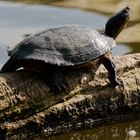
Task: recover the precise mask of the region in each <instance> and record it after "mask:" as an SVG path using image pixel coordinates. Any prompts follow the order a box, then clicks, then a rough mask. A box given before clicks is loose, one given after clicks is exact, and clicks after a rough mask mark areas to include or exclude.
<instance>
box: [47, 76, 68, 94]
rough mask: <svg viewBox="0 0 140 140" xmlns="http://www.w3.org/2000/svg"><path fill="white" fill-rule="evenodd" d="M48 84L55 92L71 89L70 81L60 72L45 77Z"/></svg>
mask: <svg viewBox="0 0 140 140" xmlns="http://www.w3.org/2000/svg"><path fill="white" fill-rule="evenodd" d="M45 82H46V84H47V85H48V86H49V87H50V91H51V92H53V93H54V94H59V93H61V92H67V91H69V86H68V82H67V80H66V79H64V78H62V76H60V75H59V74H58V75H57V74H52V75H49V76H47V77H46V78H45Z"/></svg>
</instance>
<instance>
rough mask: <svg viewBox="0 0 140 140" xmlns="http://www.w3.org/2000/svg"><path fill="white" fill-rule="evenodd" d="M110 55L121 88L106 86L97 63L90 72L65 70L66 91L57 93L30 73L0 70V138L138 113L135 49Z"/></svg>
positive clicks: (139, 57)
mask: <svg viewBox="0 0 140 140" xmlns="http://www.w3.org/2000/svg"><path fill="white" fill-rule="evenodd" d="M113 59H114V62H115V64H116V66H117V75H118V78H119V79H121V81H122V82H123V84H124V89H122V88H119V87H116V88H114V87H112V86H111V85H110V84H109V80H108V72H107V70H106V69H105V68H104V67H103V66H102V65H101V66H100V67H99V69H98V70H97V71H96V73H95V75H94V76H93V73H90V72H88V71H87V73H85V74H84V75H82V74H80V73H78V72H73V71H71V72H69V73H67V74H66V75H65V76H66V77H67V81H68V82H69V85H70V86H71V91H70V92H69V93H61V94H58V95H54V94H53V93H51V91H50V89H49V87H48V86H47V85H46V84H45V83H44V82H43V80H42V79H41V77H40V76H39V75H37V74H36V73H32V72H27V71H23V70H21V71H17V72H13V73H3V74H0V122H1V124H0V134H1V137H2V138H3V137H5V136H11V135H15V134H18V135H20V134H22V133H26V134H27V133H31V132H35V133H37V132H40V131H43V132H44V133H45V134H46V135H52V134H55V133H60V132H63V131H69V130H74V129H76V128H77V129H80V128H82V127H89V126H90V127H93V126H95V125H97V124H100V123H102V122H106V121H109V122H110V121H115V120H121V119H124V118H125V117H126V116H127V117H129V118H135V117H138V116H140V53H138V54H131V55H124V56H115V57H114V58H113ZM93 77H94V79H93ZM64 128H65V129H64Z"/></svg>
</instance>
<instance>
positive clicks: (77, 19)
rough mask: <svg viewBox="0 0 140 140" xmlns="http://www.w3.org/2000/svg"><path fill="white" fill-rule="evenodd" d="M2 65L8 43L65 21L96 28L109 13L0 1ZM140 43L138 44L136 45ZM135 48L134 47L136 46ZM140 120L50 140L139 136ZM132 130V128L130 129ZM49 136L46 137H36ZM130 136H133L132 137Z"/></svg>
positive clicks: (120, 49) (125, 49) (121, 48)
mask: <svg viewBox="0 0 140 140" xmlns="http://www.w3.org/2000/svg"><path fill="white" fill-rule="evenodd" d="M0 9H1V12H0V19H1V20H0V36H1V38H0V39H1V41H0V56H1V57H0V67H1V65H2V64H3V63H4V62H5V61H6V60H7V59H8V56H7V53H6V47H7V46H9V45H11V44H16V43H17V42H18V41H20V40H21V39H23V35H24V34H28V33H35V32H37V31H40V30H44V29H46V28H49V27H52V26H57V25H61V24H80V25H89V26H91V27H93V28H95V29H101V28H103V27H104V26H105V23H106V21H107V19H108V18H107V17H105V16H101V15H98V14H94V13H91V12H83V11H80V10H75V9H70V8H69V9H67V8H57V7H50V6H43V5H26V4H12V3H6V2H0ZM132 46H133V47H129V46H125V45H118V47H117V48H115V49H114V50H113V54H114V55H117V54H125V53H130V52H131V51H132V52H139V50H140V49H139V46H138V44H132ZM136 46H137V47H136ZM132 48H134V49H133V50H132ZM139 124H140V121H137V122H134V123H121V124H115V125H108V126H102V127H99V128H95V129H92V130H86V131H80V132H73V133H70V134H66V135H61V136H55V137H51V138H49V139H50V140H69V139H70V140H103V139H104V140H114V139H116V140H118V139H119V140H125V139H126V140H128V139H129V138H130V136H128V132H129V130H134V131H132V132H136V136H135V137H138V136H139V135H140V134H139V132H140V131H139V129H140V125H139ZM130 132H131V131H130ZM34 139H36V140H37V139H38V140H39V139H42V140H43V139H46V138H42V137H41V138H39V137H38V138H34ZM129 140H130V139H129Z"/></svg>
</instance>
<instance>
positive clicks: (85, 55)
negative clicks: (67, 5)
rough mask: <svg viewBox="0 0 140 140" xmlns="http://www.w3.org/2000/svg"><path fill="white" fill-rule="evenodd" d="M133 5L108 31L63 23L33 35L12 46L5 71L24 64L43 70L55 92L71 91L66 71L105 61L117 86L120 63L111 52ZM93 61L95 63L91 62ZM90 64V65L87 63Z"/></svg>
mask: <svg viewBox="0 0 140 140" xmlns="http://www.w3.org/2000/svg"><path fill="white" fill-rule="evenodd" d="M130 15H131V9H130V8H129V7H125V8H123V9H122V10H120V11H119V12H117V13H116V14H114V15H113V16H112V17H111V18H109V20H108V21H107V23H106V26H105V31H104V32H98V31H96V30H94V29H93V28H92V27H89V26H82V25H73V24H72V25H60V26H57V27H52V28H49V29H46V30H44V31H41V32H39V33H36V34H33V35H29V36H27V37H26V38H24V39H23V40H22V41H20V42H19V43H18V44H16V45H15V47H14V49H12V50H9V51H8V54H9V56H10V58H9V60H8V61H7V62H6V63H5V64H4V65H3V67H2V68H1V71H0V72H1V73H6V72H12V71H17V70H20V68H23V69H25V70H29V71H35V72H38V73H42V74H43V79H44V80H45V82H46V83H47V84H48V86H49V87H50V89H51V90H52V91H53V92H54V93H60V92H63V91H67V89H68V83H67V80H66V79H65V77H64V75H63V73H65V72H64V71H67V72H69V71H73V72H76V70H77V68H78V69H79V68H80V69H81V71H82V69H84V68H87V70H88V69H93V67H92V64H94V62H96V64H97V63H98V64H103V65H104V66H105V68H106V69H107V70H108V78H109V81H110V84H112V85H113V86H117V85H120V84H121V82H120V81H121V80H119V78H117V72H116V66H115V63H114V62H113V60H112V57H111V56H110V55H108V54H110V52H111V50H112V49H113V48H115V47H116V41H115V39H116V37H117V36H118V35H119V33H120V32H121V31H122V29H123V28H124V26H125V25H126V23H127V22H128V20H129V17H130ZM91 62H92V63H91ZM87 65H88V66H89V67H87Z"/></svg>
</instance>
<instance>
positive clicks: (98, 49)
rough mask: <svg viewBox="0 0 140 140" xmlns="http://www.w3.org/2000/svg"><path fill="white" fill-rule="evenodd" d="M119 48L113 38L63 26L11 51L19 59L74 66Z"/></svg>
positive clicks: (39, 34) (25, 41) (87, 28)
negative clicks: (116, 47)
mask: <svg viewBox="0 0 140 140" xmlns="http://www.w3.org/2000/svg"><path fill="white" fill-rule="evenodd" d="M115 46H116V43H115V41H114V39H113V38H111V37H108V36H106V35H105V34H102V33H99V32H97V31H95V30H93V29H92V28H89V27H82V26H76V25H73V26H72V25H71V26H70V25H67V26H60V27H56V28H51V29H47V30H45V31H43V32H40V33H38V34H35V35H31V36H29V37H27V38H26V39H24V40H23V41H21V42H20V43H19V44H18V45H16V47H15V48H14V49H13V50H11V51H9V55H10V56H11V57H12V58H14V59H16V60H21V59H22V60H24V59H27V60H28V59H32V60H36V61H37V60H39V61H44V62H45V63H49V64H53V65H59V66H72V65H79V64H83V63H86V62H88V61H91V60H93V59H96V58H98V57H100V56H102V55H103V54H105V53H107V52H109V51H110V50H111V49H113V48H114V47H115Z"/></svg>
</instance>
